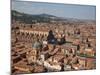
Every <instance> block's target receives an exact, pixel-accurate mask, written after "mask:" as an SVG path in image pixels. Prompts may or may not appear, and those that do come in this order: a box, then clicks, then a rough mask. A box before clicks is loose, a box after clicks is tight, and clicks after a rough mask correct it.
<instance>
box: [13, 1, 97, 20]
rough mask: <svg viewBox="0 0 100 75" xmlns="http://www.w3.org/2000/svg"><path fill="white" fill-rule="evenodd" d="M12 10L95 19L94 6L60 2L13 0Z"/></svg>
mask: <svg viewBox="0 0 100 75" xmlns="http://www.w3.org/2000/svg"><path fill="white" fill-rule="evenodd" d="M11 9H12V10H17V11H19V12H23V13H27V14H44V13H45V14H50V15H54V16H57V17H64V18H76V19H86V20H87V19H88V20H95V19H96V6H91V5H73V4H60V3H45V2H30V1H13V0H12V8H11Z"/></svg>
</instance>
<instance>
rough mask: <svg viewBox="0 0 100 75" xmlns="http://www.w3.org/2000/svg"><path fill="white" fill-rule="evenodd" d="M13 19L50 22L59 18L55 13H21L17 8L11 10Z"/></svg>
mask: <svg viewBox="0 0 100 75" xmlns="http://www.w3.org/2000/svg"><path fill="white" fill-rule="evenodd" d="M11 13H12V15H11V17H12V19H14V20H17V21H22V22H25V23H33V22H34V21H37V22H50V21H51V20H57V19H58V18H57V17H56V16H53V15H48V14H39V15H30V14H26V13H21V12H18V11H15V10H12V11H11Z"/></svg>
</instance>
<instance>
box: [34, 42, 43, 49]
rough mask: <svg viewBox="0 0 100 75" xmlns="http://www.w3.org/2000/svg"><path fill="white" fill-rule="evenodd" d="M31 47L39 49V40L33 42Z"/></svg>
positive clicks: (40, 46)
mask: <svg viewBox="0 0 100 75" xmlns="http://www.w3.org/2000/svg"><path fill="white" fill-rule="evenodd" d="M33 48H35V49H41V48H42V43H40V42H39V41H36V42H35V43H34V44H33Z"/></svg>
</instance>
